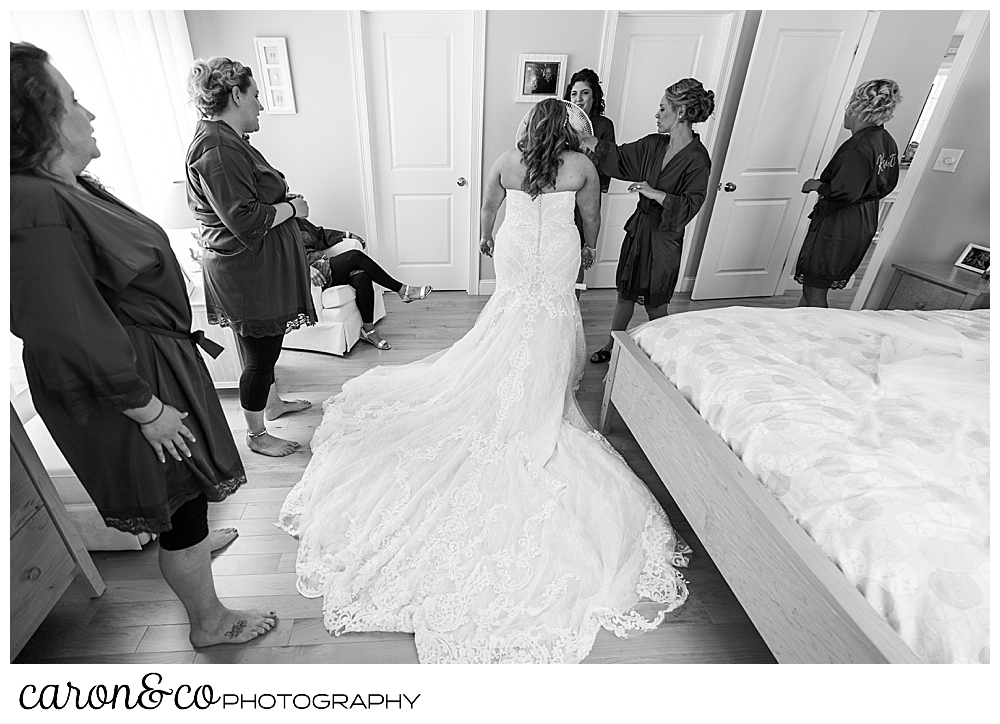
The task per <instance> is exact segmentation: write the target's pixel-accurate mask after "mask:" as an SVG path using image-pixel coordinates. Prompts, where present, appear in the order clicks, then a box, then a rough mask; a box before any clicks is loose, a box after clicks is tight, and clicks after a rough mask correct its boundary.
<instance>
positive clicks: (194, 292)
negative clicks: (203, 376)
mask: <svg viewBox="0 0 1000 724" xmlns="http://www.w3.org/2000/svg"><path fill="white" fill-rule="evenodd" d="M189 289H190V292H189V295H190V297H189V298H190V300H191V329H192V330H195V329H201V330H204V332H205V336H206V337H208V338H209V339H211V340H213V341H215V342H218V343H219V344H221V345H222V346H223V347H225V349H224V350H223V351H222V354H220V355H219V356H218V358H216V359H212V356H211V355H210V354H208V353H207V352H205V351H204V350H201V356H202V357H203V358H204V360H205V366H207V367H208V373H209V374H210V375H211V376H212V381H213V382H215V387H216V389H227V388H232V387H239V386H240V375H241V374H242V373H243V363H242V362H241V361H240V353H239V350H238V349H237V346H236V345H237V342H236V335H235V334H233V331H232V330H231V329H229V327H220V326H219V325H217V324H209V323H208V313H207V312H206V311H205V288H204V287H203V286H202V281H201V273H200V272H198V273H196V274H192V275H191V283H190V285H189Z"/></svg>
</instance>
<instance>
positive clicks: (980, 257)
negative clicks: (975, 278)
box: [955, 244, 990, 274]
mask: <svg viewBox="0 0 1000 724" xmlns="http://www.w3.org/2000/svg"><path fill="white" fill-rule="evenodd" d="M955 266H957V267H961V268H962V269H968V270H969V271H974V272H977V273H979V274H982V273H983V272H987V271H989V270H990V248H989V247H988V246H979V244H969V245H968V246H967V247H965V251H963V252H962V256H960V257H958V261H956V262H955Z"/></svg>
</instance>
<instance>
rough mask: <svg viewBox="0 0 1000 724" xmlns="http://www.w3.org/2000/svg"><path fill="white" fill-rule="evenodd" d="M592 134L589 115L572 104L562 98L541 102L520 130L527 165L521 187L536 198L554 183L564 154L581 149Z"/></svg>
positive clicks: (518, 142)
mask: <svg viewBox="0 0 1000 724" xmlns="http://www.w3.org/2000/svg"><path fill="white" fill-rule="evenodd" d="M574 112H575V115H574V116H572V117H571V115H570V114H571V113H574ZM577 116H578V117H577ZM592 134H593V130H592V128H591V126H590V119H588V118H587V114H586V113H584V112H583V111H581V110H580V109H579V108H577V107H576V106H575V105H573V104H572V103H569V102H567V101H563V100H560V99H558V98H546V99H545V100H543V101H539V102H538V103H537V104H536V105H535V107H534V108H532V109H531V110H530V111H528V115H526V116H525V117H524V120H523V121H521V127H520V128H519V129H518V132H517V150H518V151H520V152H521V160H522V161H523V162H524V165H525V166H526V167H527V171H526V172H525V174H524V181H523V183H522V184H521V189H522V190H523V191H524V192H525V193H526V194H528V195H530V196H531V198H533V199H534V198H535V197H537V196H538V195H539V194H540V193H542V192H543V190H544V189H547V188H551V187H552V186H554V185H555V182H556V176H558V175H559V166H561V165H562V159H561V158H560V156H561V155H562V153H563V152H564V151H579V150H580V141H581V140H582V138H583V136H584V135H592Z"/></svg>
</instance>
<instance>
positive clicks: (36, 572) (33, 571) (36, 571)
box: [28, 566, 42, 581]
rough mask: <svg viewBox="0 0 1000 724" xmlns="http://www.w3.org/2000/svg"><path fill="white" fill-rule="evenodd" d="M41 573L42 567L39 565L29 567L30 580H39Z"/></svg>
mask: <svg viewBox="0 0 1000 724" xmlns="http://www.w3.org/2000/svg"><path fill="white" fill-rule="evenodd" d="M41 575H42V569H41V568H39V567H38V566H33V567H31V568H29V569H28V580H29V581H37V580H38V578H39V576H41Z"/></svg>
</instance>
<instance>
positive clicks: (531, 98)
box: [514, 53, 569, 103]
mask: <svg viewBox="0 0 1000 724" xmlns="http://www.w3.org/2000/svg"><path fill="white" fill-rule="evenodd" d="M529 63H558V64H559V72H558V73H557V74H556V89H555V91H554V92H552V93H525V92H524V80H525V74H526V72H527V66H528V64H529ZM568 63H569V56H568V55H565V54H562V55H560V54H558V53H522V54H521V55H518V56H517V73H516V75H515V76H514V102H515V103H537V102H538V101H542V100H545V99H546V98H562V92H563V86H565V85H566V68H567V66H568Z"/></svg>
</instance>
